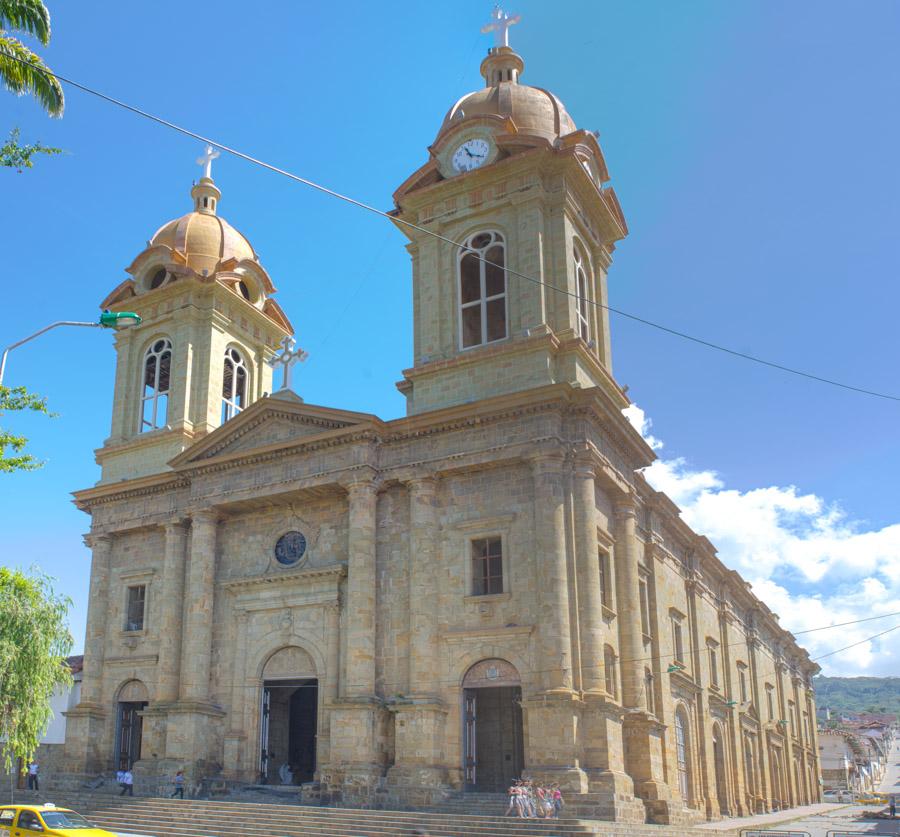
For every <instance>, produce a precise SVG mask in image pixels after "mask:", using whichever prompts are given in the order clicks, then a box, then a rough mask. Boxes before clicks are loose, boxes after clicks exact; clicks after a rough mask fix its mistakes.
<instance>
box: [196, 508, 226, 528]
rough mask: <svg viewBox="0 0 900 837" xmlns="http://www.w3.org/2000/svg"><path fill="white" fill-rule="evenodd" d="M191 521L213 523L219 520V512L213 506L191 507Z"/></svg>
mask: <svg viewBox="0 0 900 837" xmlns="http://www.w3.org/2000/svg"><path fill="white" fill-rule="evenodd" d="M190 517H191V523H194V524H196V523H204V524H208V525H215V524H216V523H218V522H219V512H218V510H216V509H215V508H212V507H207V508H202V509H193V510H192V511H191V513H190Z"/></svg>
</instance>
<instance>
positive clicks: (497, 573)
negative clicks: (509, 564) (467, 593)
mask: <svg viewBox="0 0 900 837" xmlns="http://www.w3.org/2000/svg"><path fill="white" fill-rule="evenodd" d="M502 592H503V548H502V545H501V539H500V538H499V537H492V538H478V539H477V540H474V541H472V593H473V595H475V596H488V595H490V594H492V593H502Z"/></svg>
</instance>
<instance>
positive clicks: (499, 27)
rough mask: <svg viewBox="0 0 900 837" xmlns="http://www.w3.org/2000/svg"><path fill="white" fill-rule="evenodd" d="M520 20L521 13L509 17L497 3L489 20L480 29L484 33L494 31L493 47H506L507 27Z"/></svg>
mask: <svg viewBox="0 0 900 837" xmlns="http://www.w3.org/2000/svg"><path fill="white" fill-rule="evenodd" d="M520 20H522V15H514V16H513V17H510V16H509V13H508V12H504V11H503V9H501V8H500V5H499V4H498V5H496V6H494V11H492V12H491V22H490V23H487V24H485V25H484V26H482V27H481V31H482V33H484V34H487V33H488V32H493V33H494V46H495V47H508V46H509V27H510V26H512V25H513V24H514V23H518V22H519V21H520Z"/></svg>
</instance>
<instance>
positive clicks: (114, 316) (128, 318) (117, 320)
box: [0, 311, 141, 386]
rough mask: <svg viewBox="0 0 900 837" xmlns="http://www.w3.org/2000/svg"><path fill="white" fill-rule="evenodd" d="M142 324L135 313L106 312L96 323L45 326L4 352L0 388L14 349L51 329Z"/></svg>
mask: <svg viewBox="0 0 900 837" xmlns="http://www.w3.org/2000/svg"><path fill="white" fill-rule="evenodd" d="M140 324H141V318H140V316H139V315H138V314H135V313H134V312H133V311H104V312H103V313H102V314H101V315H100V319H99V320H98V321H97V322H96V323H79V322H74V321H72V320H60V321H59V322H57V323H50V325H48V326H45V327H44V328H42V329H41V330H40V331H36V332H35V333H34V334H30V335H29V336H28V337H26V338H25V339H24V340H19V341H18V342H17V343H12V344H11V345H9V346H7V347H6V348H5V349H4V350H3V356H2V358H0V386H3V373H4V372H5V371H6V356H7V355H8V354H9V353H10V352H11V351H12V350H13V349H15V348H18V347H19V346H21V345H22V344H23V343H28V342H29V341H30V340H34V338H35V337H40V336H41V335H42V334H43V333H44V332H47V331H50V329H53V328H59V326H79V327H82V328H115V329H123V328H131V326H136V325H140Z"/></svg>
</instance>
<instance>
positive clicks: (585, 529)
mask: <svg viewBox="0 0 900 837" xmlns="http://www.w3.org/2000/svg"><path fill="white" fill-rule="evenodd" d="M573 495H574V496H573V501H574V506H575V565H576V567H577V573H578V624H579V627H580V629H581V643H580V644H581V684H582V686H581V687H582V689H583V690H584V691H585V692H593V693H597V694H603V693H604V677H603V666H602V663H603V606H602V603H601V595H600V593H601V591H600V564H599V561H600V557H599V544H598V543H597V501H596V491H595V484H594V464H593V462H591V461H590V459H588V458H580V459H577V460H576V461H575V470H574V490H573Z"/></svg>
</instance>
